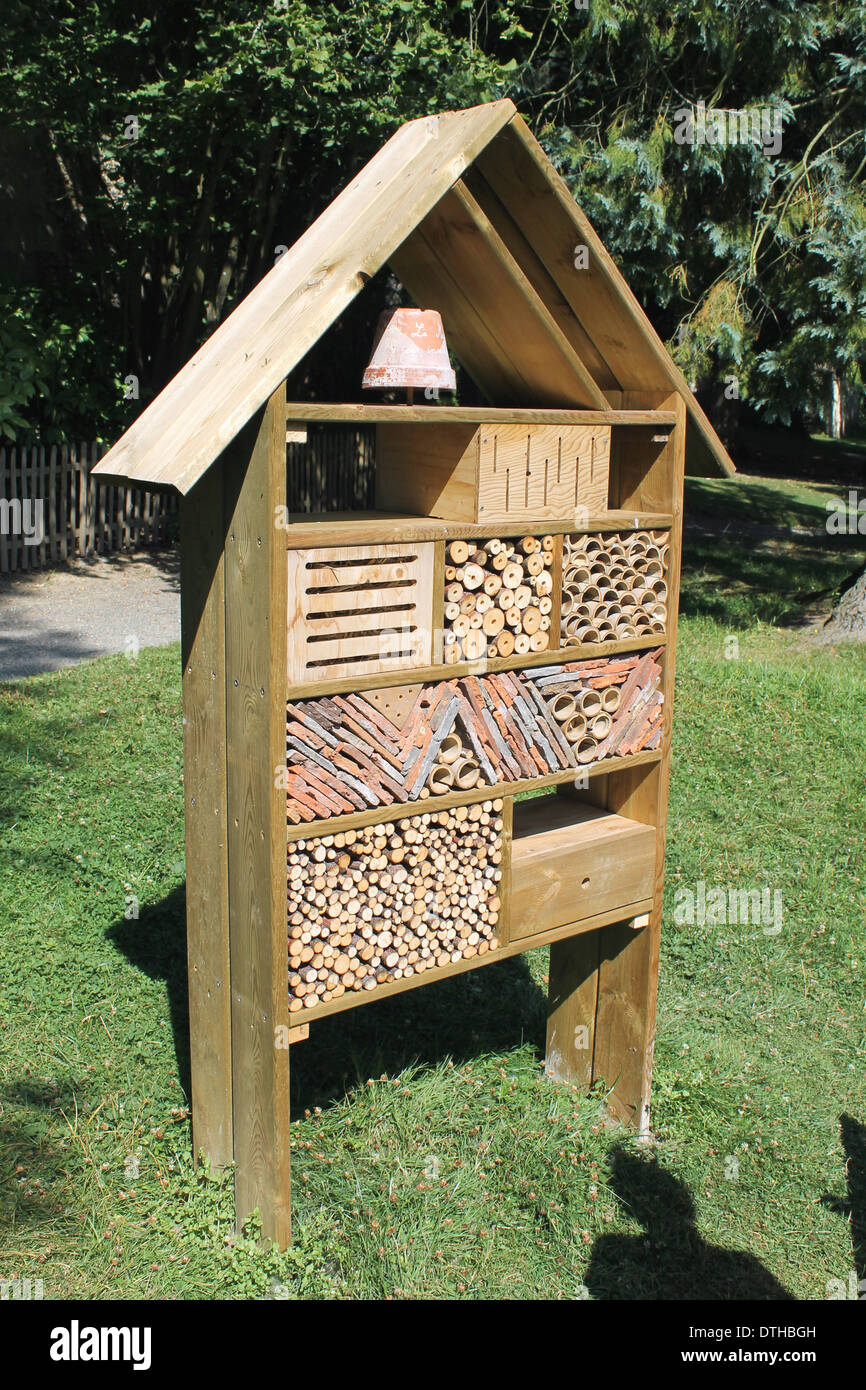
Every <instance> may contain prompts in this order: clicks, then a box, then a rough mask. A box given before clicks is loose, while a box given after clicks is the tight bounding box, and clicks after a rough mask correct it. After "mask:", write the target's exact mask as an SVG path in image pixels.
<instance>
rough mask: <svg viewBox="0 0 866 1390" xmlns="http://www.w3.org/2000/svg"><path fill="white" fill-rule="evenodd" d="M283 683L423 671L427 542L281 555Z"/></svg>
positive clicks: (428, 602) (428, 605) (428, 616)
mask: <svg viewBox="0 0 866 1390" xmlns="http://www.w3.org/2000/svg"><path fill="white" fill-rule="evenodd" d="M288 568H289V574H288V596H289V611H288V679H289V683H290V684H292V683H298V682H302V681H319V680H328V679H331V680H333V679H334V678H335V677H336V678H342V677H348V676H352V677H354V678H356V679H357V678H358V677H359V676H368V675H377V674H380V673H381V672H384V671H392V670H394V669H395V668H400V667H410V668H411V667H417V666H427V665H429V664H430V662H431V660H432V657H433V650H432V631H433V573H434V546H433V544H432V542H429V541H428V542H423V543H421V544H414V545H411V546H409V545H400V544H392V545H377V546H366V547H364V546H327V547H317V548H315V549H311V550H290V551H289V552H288Z"/></svg>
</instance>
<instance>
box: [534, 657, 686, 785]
mask: <svg viewBox="0 0 866 1390" xmlns="http://www.w3.org/2000/svg"><path fill="white" fill-rule="evenodd" d="M662 651H663V648H662V647H658V648H656V650H655V651H650V652H647V653H646V654H644V655H641V654H640V653H636V654H635V655H630V656H624V657H622V658H619V657H608V658H604V657H600V658H597V659H591V660H587V661H578V662H568V663H566V664H565V665H562V666H544V667H535V668H533V669H531V670H527V671H525V672H523V673H522V677H523V679H524V682H525V684H527V685H530V686H532V687H534V689H535V691H536V698H537V699H538V700H539V701H540V702H541V703H542V704H546V705H547V707H548V709H549V710H550V712H551V714H552V716H553V718H554V719H555V720H556V719H557V718H558V716H559V715H561V714H565V713H567V711H568V709H569V701H573V703H574V713H573V714H571V715H570V717H567V718H566V720H565V722H564V723H563V724H562V725H561V728H562V733H563V735H564V737H565V739H566V742H567V743H568V744H569V746H570V747H571V748H572V750H573V758H574V761H575V762H576V763H577V764H578V765H581V766H586V765H588V764H590V763H596V762H600V761H601V760H602V759H604V758H606V757H614V756H616V757H626V756H628V755H629V754H631V753H639V752H642V751H643V750H644V749H656V748H658V747H659V745H660V743H661V738H662V733H663V722H664V720H663V717H664V706H663V694H662V691H661V674H662V671H661V665H660V663H659V658H660V657H661V654H662Z"/></svg>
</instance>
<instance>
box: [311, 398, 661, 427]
mask: <svg viewBox="0 0 866 1390" xmlns="http://www.w3.org/2000/svg"><path fill="white" fill-rule="evenodd" d="M286 420H287V421H289V422H294V421H296V420H298V421H300V420H307V421H314V422H317V423H318V422H321V423H322V424H357V425H378V424H385V423H388V424H393V425H399V424H419V425H420V424H435V423H437V422H438V423H440V424H452V425H453V424H465V425H486V424H499V425H644V426H646V425H669V426H670V425H675V424H676V413H675V412H674V411H673V410H530V409H527V410H522V409H516V410H507V409H503V408H502V407H501V406H500V407H496V406H467V405H382V404H377V405H362V404H358V405H352V404H349V405H343V404H339V403H336V402H335V403H330V404H329V403H328V402H322V401H289V402H288V403H287V405H286Z"/></svg>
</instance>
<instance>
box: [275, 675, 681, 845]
mask: <svg viewBox="0 0 866 1390" xmlns="http://www.w3.org/2000/svg"><path fill="white" fill-rule="evenodd" d="M661 654H662V650H661V648H658V649H656V650H655V651H649V652H645V653H643V655H639V654H637V653H635V654H633V655H631V656H625V657H620V658H618V659H614V658H607V657H605V658H602V659H599V660H596V661H594V662H593V661H589V662H573V663H567V664H566V665H565V666H559V665H554V666H549V667H536V668H526V669H525V670H523V671H510V672H506V673H502V674H499V675H496V674H491V673H487V674H483V675H478V676H472V677H466V678H463V679H461V680H457V679H452V680H448V681H438V682H434V683H432V684H430V685H423V686H422V685H418V686H417V687H415V686H413V687H412V688H411V690H410V691H406V690H405V689H404V688H403V687H395V689H396V690H397V691H398V693H400V694H402V695H408V697H409V698H408V700H406V701H401V702H400V704H399V705H395V704H394V703H393V700H392V699H391V697H390V696H389V692H388V688H387V687H386V688H384V689H381V690H379V691H372V690H367V691H366V692H365V693H364V694H357V695H349V696H347V697H345V698H344V697H342V696H335V697H334V698H333V699H330V698H329V697H320V698H316V697H315V696H313V697H310V698H308V699H305V700H300V701H298V700H295V701H291V702H290V703H289V704H288V705H287V709H286V759H287V774H286V775H287V782H286V787H287V791H288V793H289V795H288V800H287V807H286V810H287V816H288V818H289V820H291V821H292V822H293V823H295V824H298V823H309V822H312V821H315V820H321V819H324V818H328V817H332V816H340V815H344V814H351V813H352V812H353V811H356V812H363V811H365V810H366V809H367V807H370V808H378V807H379V806H389V805H399V804H402V805H406V804H408V803H417V802H418V801H419V800H421V799H427V798H430V797H431V795H434V796H435V795H439V794H440V793H441V792H443V791H444V788H443V787H442V786H440V785H439V784H438V782H439V780H440V779H441V777H443V776H444V775H445V774H446V773H448V774H449V775H448V777H446V778H445V782H446V785H448V786H450V785H453V786H454V788H455V789H459V790H464V789H465V790H468V789H471V788H472V787H473V786H475V785H477V786H479V787H480V786H486V787H498V786H500V785H501V784H505V783H510V782H521V781H527V782H532V781H535V779H536V778H538V777H539V776H540V777H542V778H544V779H545V780H547V779H550V778H553V777H557V776H558V775H560V774H562V773H566V774H567V775H570V776H571V777H572V778H574V777H576V776H577V775H578V773H579V772H580V770H581V769H583V768H585V767H587V766H588V765H590V764H592V763H595V762H596V761H598V762H604V761H605V760H606V758H608V757H613V756H626V757H632V756H634V755H636V754H638V753H640V752H642V751H644V750H646V751H651V750H653V751H654V750H655V749H657V748H658V747H659V746H660V744H661V740H662V737H663V731H664V695H663V691H662V688H661V677H662V667H661V664H660V661H659V658H660V657H661ZM455 759H457V760H459V761H458V762H454V760H455ZM450 763H454V772H453V777H452V774H451V773H450V772H449V767H448V764H450ZM458 767H460V768H462V775H458V773H457V768H458ZM434 776H435V779H436V780H437V785H436V786H434V785H433V781H434ZM446 794H447V793H446Z"/></svg>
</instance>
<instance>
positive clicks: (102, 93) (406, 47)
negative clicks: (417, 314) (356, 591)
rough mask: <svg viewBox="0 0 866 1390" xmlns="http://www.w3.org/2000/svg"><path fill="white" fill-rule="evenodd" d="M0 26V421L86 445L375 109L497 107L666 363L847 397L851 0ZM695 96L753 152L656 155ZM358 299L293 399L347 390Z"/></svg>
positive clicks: (28, 14) (862, 43)
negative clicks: (770, 137)
mask: <svg viewBox="0 0 866 1390" xmlns="http://www.w3.org/2000/svg"><path fill="white" fill-rule="evenodd" d="M0 39H2V52H3V54H4V55H5V61H6V66H5V68H3V69H0V101H2V105H3V109H4V111H5V113H6V117H7V126H8V134H7V137H6V139H5V142H4V143H2V144H0V171H2V170H6V171H8V172H6V173H5V175H4V178H3V185H4V193H6V195H7V201H8V207H7V211H6V216H5V219H4V222H5V225H6V226H7V227H12V226H15V225H18V222H19V221H22V219H23V226H24V227H25V228H27V229H29V231H28V233H27V235H26V236H25V233H24V231H22V233H21V237H22V239H23V240H24V241H25V243H26V244H25V246H24V247H23V249H22V248H20V247H17V246H16V245H15V239H14V236H13V235H12V234H11V233H10V234H8V238H7V239H8V243H9V248H10V254H9V255H6V256H4V258H3V259H4V261H6V263H7V264H8V266H9V270H8V272H7V279H6V282H5V284H2V283H0V321H2V322H3V323H4V324H6V325H8V324H9V323H10V321H11V323H12V329H11V332H12V335H13V340H12V341H11V342H8V341H6V338H5V336H4V337H0V429H4V430H5V432H6V433H12V432H13V431H14V432H15V433H16V434H18V435H20V436H21V437H27V436H37V435H38V436H39V437H42V438H50V437H51V436H52V432H54V433H56V432H58V431H60V432H63V433H66V434H70V433H72V434H74V433H79V434H88V435H89V434H94V433H100V434H104V435H112V434H115V433H116V432H117V431H119V430H120V429H121V428H122V426H123V425H125V424H126V423H128V422H129V421H130V420H131V419H132V418H134V416H135V415H136V414H137V413H138V411H139V409H140V408H141V404H142V402H144V401H146V400H147V399H148V398H149V397H150V396H151V395H152V394H153V393H154V392H155V391H157V390H158V389H159V388H160V387H161V386H162V385H163V384H164V383H165V381H166V380H167V379H168V378H169V377H170V376H171V375H172V373H173V372H174V371H175V370H176V369H177V368H178V367H179V366H180V365H181V364H182V363H183V362H184V361H185V360H186V359H187V358H188V357H189V355H190V354H191V352H192V351H193V350H194V348H195V346H196V345H197V344H198V343H199V342H201V341H202V339H203V338H204V337H205V336H206V335H207V333H208V332H209V331H211V330H212V328H213V327H214V326H215V324H216V323H218V322H219V321H220V319H221V318H222V317H224V315H225V314H226V313H227V312H228V311H229V310H230V309H231V307H232V306H233V304H234V303H236V302H237V300H238V298H239V297H241V296H242V295H243V294H244V293H246V292H247V291H248V290H249V289H250V287H251V286H252V285H253V284H254V283H255V282H256V281H257V280H258V279H259V278H260V277H261V275H262V274H263V273H264V272H265V271H266V270H267V269H268V268H269V267H270V266H271V265H272V264H273V261H274V257H275V255H276V254H277V250H278V248H279V247H280V246H288V245H291V243H292V242H293V241H294V240H295V238H296V237H297V236H298V234H299V233H300V232H301V231H302V230H303V229H304V227H305V226H307V225H308V224H309V222H310V221H311V220H312V219H313V218H314V217H315V216H316V215H317V214H318V213H319V212H320V211H321V210H322V208H323V207H324V206H325V205H326V204H327V202H328V201H329V200H330V199H331V197H332V196H333V195H334V193H335V192H336V191H337V190H338V189H339V188H340V187H341V186H342V185H343V184H344V183H345V182H346V181H347V179H348V178H349V177H350V176H351V175H352V174H353V173H354V172H355V171H356V170H357V169H358V168H359V167H360V165H361V164H362V163H363V162H364V161H365V160H366V159H367V158H369V157H370V156H371V155H372V154H373V153H374V151H375V150H376V149H377V148H378V146H379V145H380V144H381V143H382V142H383V141H384V140H385V138H386V137H387V136H388V135H389V134H390V133H391V132H392V131H393V130H394V129H395V127H396V126H397V125H398V124H399V123H400V122H401V121H402V120H405V119H407V118H409V117H413V116H419V115H424V114H426V113H428V112H431V111H436V110H442V109H446V108H449V107H456V106H464V105H470V104H473V103H475V102H480V101H485V100H491V99H494V98H496V97H499V96H511V97H512V98H513V99H514V100H515V101H516V103H517V105H518V107H519V109H520V110H521V112H522V113H523V114H524V115H525V116H526V117H527V119H528V120H529V121H530V123H531V125H532V126H533V129H534V130H535V131H536V132H537V134H538V135H539V137H540V139H541V140H542V143H543V144H544V145H545V147H546V148H547V150H548V152H549V153H550V155H551V157H552V158H553V159H554V162H555V163H556V164H557V166H558V167H559V168H560V169H561V171H562V172H563V174H564V175H565V177H566V178H567V180H568V182H569V184H570V185H571V187H572V188H573V190H574V192H575V194H576V196H577V197H578V199H579V200H580V201H581V203H582V204H583V205H584V206H585V208H586V209H587V211H588V213H589V215H590V217H591V218H592V220H593V221H594V223H595V224H596V226H597V228H598V230H599V232H600V234H601V236H602V238H603V239H604V240H605V241H606V242H607V243H608V245H609V246H610V248H611V250H612V252H613V253H614V255H615V256H616V257H617V259H618V260H619V262H620V263H621V265H622V267H623V269H624V271H625V273H626V276H627V278H628V279H629V281H630V283H632V285H633V286H634V288H635V290H636V293H637V294H638V297H639V298H640V299H641V300H642V302H644V303H645V304H646V306H647V308H648V310H649V312H650V315H651V317H652V318H653V320H654V322H655V323H656V326H657V327H658V329H659V331H660V332H661V333H662V335H663V337H665V338H666V339H668V340H669V341H670V342H671V344H672V346H673V350H674V352H675V355H676V357H677V359H678V361H679V362H680V363H681V365H682V366H683V368H684V370H685V371H686V373H687V375H688V376H689V378H690V379H691V380H694V381H695V382H698V383H704V384H707V385H710V384H713V383H715V384H716V386H717V388H719V389H721V387H722V385H723V383H725V381H726V380H727V381H728V390H729V392H730V391H731V390H733V384H732V382H731V381H730V380H729V379H730V378H736V390H737V391H738V394H739V396H740V397H741V398H748V399H749V400H750V401H751V402H752V403H753V404H755V405H757V406H758V407H760V408H761V409H762V410H763V412H764V413H765V414H766V415H771V416H773V415H774V416H778V417H780V418H782V419H787V418H789V417H791V416H792V415H793V416H800V415H802V413H803V412H804V411H807V410H808V409H810V408H814V406H815V404H816V403H817V401H818V400H819V399H820V398H822V397H826V388H827V382H828V380H829V376H830V374H835V376H836V377H837V379H838V380H839V381H841V382H842V383H843V384H846V385H847V387H848V389H849V391H850V392H852V393H853V395H854V397H855V398H856V397H857V396H858V395H862V385H863V376H862V372H863V360H864V330H863V327H862V323H863V315H864V310H866V289H864V283H866V280H864V276H863V273H862V265H863V257H864V251H866V204H864V198H863V178H862V175H863V168H864V160H866V144H864V133H863V111H864V109H866V3H864V0H849V3H847V4H845V5H837V4H835V3H834V0H817V2H816V3H812V4H808V5H804V4H802V3H800V0H776V2H775V3H774V4H772V5H770V6H768V5H749V4H744V3H742V0H689V3H685V0H673V3H672V2H671V0H645V3H642V4H640V5H636V4H634V3H633V0H592V3H591V4H589V5H588V6H587V7H586V8H584V7H583V6H582V5H580V4H579V3H566V0H555V2H554V3H544V4H541V3H538V4H529V3H520V0H500V3H496V4H490V5H484V6H478V5H477V4H475V3H474V0H460V3H445V0H377V3H370V0H362V2H361V3H348V0H342V2H341V0H332V2H331V3H325V4H321V3H315V4H313V3H306V0H272V3H270V4H256V5H251V4H249V3H248V0H227V2H224V3H220V4H216V3H213V0H211V3H204V4H201V5H196V6H182V5H173V6H158V7H156V9H154V8H153V7H151V6H148V5H144V4H141V3H140V0H131V2H130V3H128V4H124V5H122V6H120V5H116V4H111V3H108V0H84V3H78V2H77V0H76V3H72V0H60V3H58V4H51V5H48V4H47V3H46V0H36V3H31V2H30V0H9V3H7V5H6V6H5V7H4V10H3V15H2V18H0ZM698 102H704V103H705V105H706V107H707V108H708V109H710V110H715V111H720V110H725V111H738V110H744V111H750V112H751V111H753V110H754V111H757V112H760V111H766V113H767V114H768V116H772V117H774V118H775V117H778V119H779V120H780V121H781V123H782V124H781V136H782V138H781V149H779V150H775V149H774V142H773V141H771V142H770V145H769V146H768V148H767V149H764V148H760V147H758V146H756V145H755V144H753V143H746V144H736V145H730V144H723V145H710V144H705V145H703V146H689V145H684V144H678V143H677V141H676V138H675V133H676V131H677V129H678V128H679V127H680V126H681V123H682V118H681V115H678V113H681V112H682V111H683V110H684V109H685V108H686V107H689V108H691V107H693V106H695V105H696V104H697V103H698ZM133 120H134V121H136V122H137V138H134V139H133V138H127V136H128V135H130V134H135V127H134V125H133V124H132V122H133ZM24 214H26V215H24ZM34 218H35V221H34ZM43 222H44V225H43ZM0 244H3V235H2V228H0ZM371 293H372V297H373V298H374V299H375V300H376V302H375V303H371V304H370V305H368V306H367V307H366V308H365V310H364V312H363V313H357V312H356V313H354V315H353V316H352V317H351V318H350V319H349V320H348V322H349V325H350V327H349V329H348V331H346V332H344V333H343V335H342V338H340V337H338V338H337V339H336V340H335V349H334V352H333V353H331V354H329V355H328V356H327V358H320V359H316V360H315V362H314V363H313V365H312V368H311V374H310V375H307V376H306V377H305V376H303V374H302V375H301V377H300V378H299V384H300V385H302V386H303V388H304V389H305V390H308V391H310V392H315V391H316V390H317V389H319V390H321V389H322V386H323V384H324V387H325V389H326V391H327V393H328V394H331V393H333V392H335V391H336V393H337V394H343V395H345V394H347V393H348V392H349V391H351V392H352V393H353V394H354V392H355V391H356V387H357V383H356V357H357V353H358V343H361V344H362V345H363V344H366V342H367V341H368V338H369V325H370V323H371V322H372V319H373V318H374V317H375V313H376V311H377V309H378V308H379V307H380V306H381V303H382V295H383V293H384V286H383V285H381V284H377V286H376V287H374V289H373V291H372V292H371ZM15 306H17V309H16V307H15ZM128 374H134V375H135V376H136V377H137V378H138V380H139V384H140V399H138V400H136V399H129V400H123V394H124V392H123V385H122V383H123V380H124V378H125V377H126V376H127V375H128ZM36 379H38V380H39V381H40V382H41V383H44V386H43V385H40V386H39V387H38V389H37V390H35V391H34V390H33V382H34V381H35V380H36ZM340 386H341V387H342V390H339V389H338V388H339V387H340Z"/></svg>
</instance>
